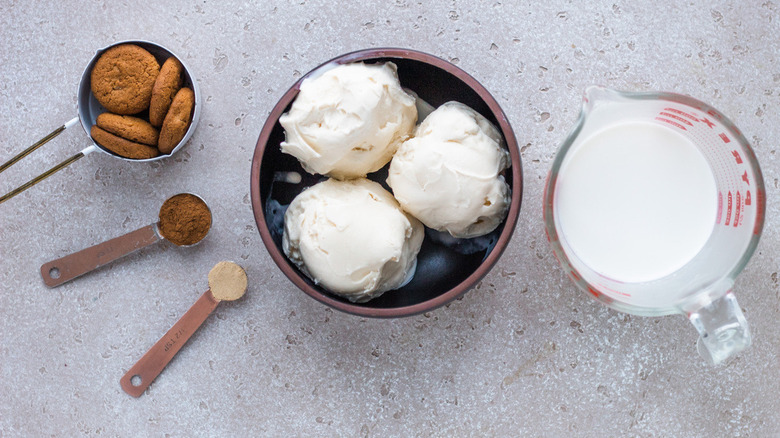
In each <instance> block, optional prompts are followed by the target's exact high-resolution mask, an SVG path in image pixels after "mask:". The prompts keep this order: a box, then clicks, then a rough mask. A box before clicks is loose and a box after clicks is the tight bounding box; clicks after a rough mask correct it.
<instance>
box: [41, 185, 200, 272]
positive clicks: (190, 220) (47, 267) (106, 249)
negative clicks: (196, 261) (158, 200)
mask: <svg viewBox="0 0 780 438" xmlns="http://www.w3.org/2000/svg"><path fill="white" fill-rule="evenodd" d="M210 228H211V210H209V207H208V205H206V202H205V201H203V199H201V198H200V197H199V196H197V195H193V194H192V193H179V194H178V195H173V196H171V197H170V198H168V199H167V200H165V202H164V203H163V205H162V207H160V214H159V217H158V222H157V223H154V224H151V225H147V226H145V227H143V228H139V229H137V230H135V231H131V232H129V233H127V234H125V235H123V236H119V237H115V238H113V239H111V240H107V241H105V242H103V243H98V244H97V245H94V246H90V247H89V248H85V249H82V250H81V251H78V252H74V253H73V254H69V255H66V256H65V257H61V258H58V259H56V260H52V261H50V262H47V263H44V264H43V266H41V277H43V282H44V283H45V284H46V286H49V287H56V286H59V285H61V284H63V283H66V282H68V281H70V280H73V279H74V278H76V277H79V276H81V275H84V274H86V273H88V272H90V271H93V270H95V269H97V268H99V267H101V266H103V265H106V264H108V263H111V262H113V261H114V260H116V259H118V258H120V257H124V256H126V255H127V254H130V253H131V252H133V251H137V250H139V249H141V248H145V247H147V246H149V245H152V244H154V243H157V242H158V241H160V240H162V239H165V240H167V241H169V242H171V243H173V244H174V245H176V246H182V247H187V246H193V245H195V244H197V243H198V242H200V241H201V240H203V238H204V237H206V234H208V232H209V229H210Z"/></svg>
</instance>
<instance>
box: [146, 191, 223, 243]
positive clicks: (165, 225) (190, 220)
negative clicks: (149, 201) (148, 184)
mask: <svg viewBox="0 0 780 438" xmlns="http://www.w3.org/2000/svg"><path fill="white" fill-rule="evenodd" d="M209 228H211V211H210V210H209V207H208V206H207V205H206V203H205V202H203V200H202V199H200V198H199V197H197V196H195V195H192V194H189V193H181V194H178V195H176V196H172V197H170V198H168V200H167V201H165V203H163V205H162V207H160V222H159V224H158V229H159V230H160V235H162V237H164V238H166V239H167V240H169V241H170V242H172V243H174V244H175V245H178V246H187V245H194V244H196V243H198V242H200V240H201V239H203V238H204V237H206V234H208V232H209Z"/></svg>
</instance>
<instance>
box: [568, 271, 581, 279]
mask: <svg viewBox="0 0 780 438" xmlns="http://www.w3.org/2000/svg"><path fill="white" fill-rule="evenodd" d="M569 273H570V274H571V278H573V279H574V281H580V276H579V275H577V273H576V272H574V271H573V270H572V271H569Z"/></svg>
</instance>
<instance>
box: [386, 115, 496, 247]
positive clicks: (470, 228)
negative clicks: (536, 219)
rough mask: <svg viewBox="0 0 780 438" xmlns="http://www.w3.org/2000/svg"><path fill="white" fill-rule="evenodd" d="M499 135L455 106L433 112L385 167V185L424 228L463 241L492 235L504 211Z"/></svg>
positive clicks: (473, 116)
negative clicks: (388, 165) (447, 233)
mask: <svg viewBox="0 0 780 438" xmlns="http://www.w3.org/2000/svg"><path fill="white" fill-rule="evenodd" d="M509 163H510V160H509V152H507V150H506V146H505V142H504V139H503V137H502V136H501V133H500V132H499V131H498V129H496V127H495V126H493V124H491V123H490V122H489V121H488V120H487V119H485V118H484V117H483V116H482V115H481V114H479V113H477V112H476V111H474V110H473V109H471V108H469V107H468V106H466V105H463V104H461V103H458V102H447V103H445V104H444V105H442V106H440V107H439V108H437V109H436V110H435V111H434V112H432V113H431V114H430V115H428V117H426V118H425V120H423V122H422V123H421V124H420V126H418V127H417V130H416V132H415V136H414V137H413V138H411V139H409V140H407V141H405V142H404V143H403V144H402V145H401V146H400V148H399V149H398V152H396V154H395V156H394V157H393V160H392V161H391V162H390V173H389V176H388V178H387V183H388V185H390V187H391V188H392V189H393V194H394V195H395V198H396V199H397V200H398V202H400V204H401V206H402V207H403V209H404V210H406V211H407V212H408V213H410V214H412V215H413V216H414V217H416V218H417V219H419V220H420V221H421V222H422V223H424V224H425V225H427V226H429V227H431V228H433V229H436V230H439V231H447V232H449V233H450V234H451V235H452V236H454V237H461V238H468V237H476V236H481V235H484V234H487V233H489V232H491V231H493V230H494V229H495V228H496V227H497V226H498V225H499V224H500V223H501V221H503V220H504V217H505V216H506V213H507V210H508V209H509V203H510V193H509V186H508V185H507V183H506V182H505V181H504V177H503V176H502V175H500V173H501V172H502V171H503V170H504V169H506V168H508V167H509Z"/></svg>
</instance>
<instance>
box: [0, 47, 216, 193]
mask: <svg viewBox="0 0 780 438" xmlns="http://www.w3.org/2000/svg"><path fill="white" fill-rule="evenodd" d="M121 44H135V45H137V46H140V47H142V48H144V49H146V50H147V51H149V53H151V54H152V55H153V56H154V57H155V58H156V59H157V62H159V63H160V64H161V65H162V63H163V62H165V60H166V59H168V58H169V57H171V56H173V57H174V58H176V59H178V60H179V62H181V65H182V66H183V67H184V71H183V76H184V77H183V81H182V86H183V87H189V88H190V89H192V91H193V93H194V94H195V105H194V107H193V113H192V121H191V122H190V126H189V128H187V132H186V133H185V134H184V138H182V139H181V141H180V142H179V144H177V145H176V147H175V148H173V150H172V151H171V153H170V154H168V155H158V156H156V157H154V158H146V159H132V158H126V157H122V156H120V155H118V154H115V153H114V152H111V151H110V150H108V149H106V148H104V147H103V146H101V145H99V144H97V142H95V141H94V140H93V139H92V136H91V135H90V129H91V128H92V125H94V124H95V121H96V120H97V116H98V115H100V114H102V113H104V112H106V109H105V108H104V107H103V106H102V105H101V104H100V103H99V102H98V101H97V99H95V96H94V95H93V94H92V89H91V74H92V68H93V67H94V66H95V63H96V62H97V60H98V59H99V58H100V56H101V55H102V54H103V53H105V52H106V50H108V49H110V48H112V47H114V46H118V45H121ZM200 111H201V98H200V88H199V87H198V83H197V82H196V81H195V78H194V77H193V76H192V73H191V70H190V68H189V66H187V64H186V63H185V62H184V60H183V59H182V58H180V57H178V56H176V55H174V54H173V52H171V51H170V50H168V49H167V48H165V47H163V46H161V45H159V44H157V43H153V42H150V41H143V40H127V41H119V42H116V43H114V44H111V45H109V46H107V47H104V48H102V49H100V50H98V51H97V52H95V56H93V57H92V60H90V61H89V64H87V67H86V68H85V69H84V73H83V74H82V75H81V81H80V82H79V91H78V117H74V118H73V119H71V120H69V121H68V122H66V123H65V124H64V125H62V126H60V127H59V128H57V129H55V130H54V131H52V132H51V133H49V135H47V136H45V137H43V138H42V139H40V140H38V141H37V142H35V144H33V145H32V146H30V147H28V148H27V149H25V150H23V151H22V152H20V153H19V154H17V155H16V156H15V157H13V158H11V159H10V160H8V161H7V162H5V163H3V164H2V165H0V173H2V172H3V171H4V170H6V169H7V168H9V167H11V166H12V165H13V164H15V163H17V162H18V161H19V160H21V159H22V158H24V157H26V156H27V155H29V154H31V153H32V152H33V151H35V150H36V149H38V148H39V147H41V146H43V145H44V144H46V143H48V142H49V140H51V139H53V138H54V137H56V136H58V135H60V134H61V133H62V132H63V131H65V130H66V129H68V128H70V127H73V126H75V125H76V124H77V123H78V122H79V121H80V122H81V127H82V128H84V132H86V133H87V136H88V137H89V139H90V141H92V144H91V145H89V146H87V147H86V148H84V149H82V150H81V151H80V152H79V153H77V154H76V155H73V156H72V157H70V158H68V159H66V160H65V161H63V162H61V163H60V164H57V165H56V166H54V167H52V168H51V169H49V170H47V171H46V172H44V173H42V174H40V175H38V176H36V177H35V178H33V179H31V180H30V181H28V182H26V183H25V184H22V185H21V186H19V187H18V188H16V189H14V190H12V191H10V192H8V193H7V194H5V195H3V196H0V204H2V203H3V202H5V201H7V200H8V199H11V198H13V197H14V196H16V195H18V194H19V193H22V192H23V191H25V190H27V189H28V188H30V187H32V186H34V185H35V184H38V183H39V182H41V181H43V180H44V179H46V178H48V177H49V176H51V175H52V174H54V173H56V172H57V171H59V170H62V169H64V168H65V167H67V166H69V165H71V164H73V163H75V162H76V161H78V160H79V159H81V158H82V157H85V156H87V155H89V154H91V153H92V152H95V151H100V152H103V153H106V154H108V155H111V156H112V157H114V158H119V159H120V160H125V161H132V162H147V161H157V160H161V159H163V158H165V157H168V156H170V155H173V154H175V153H176V152H177V151H178V150H179V149H181V148H182V147H183V146H184V145H185V144H186V143H187V141H188V140H189V139H190V137H192V133H193V132H195V126H196V125H197V124H198V119H199V118H200Z"/></svg>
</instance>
